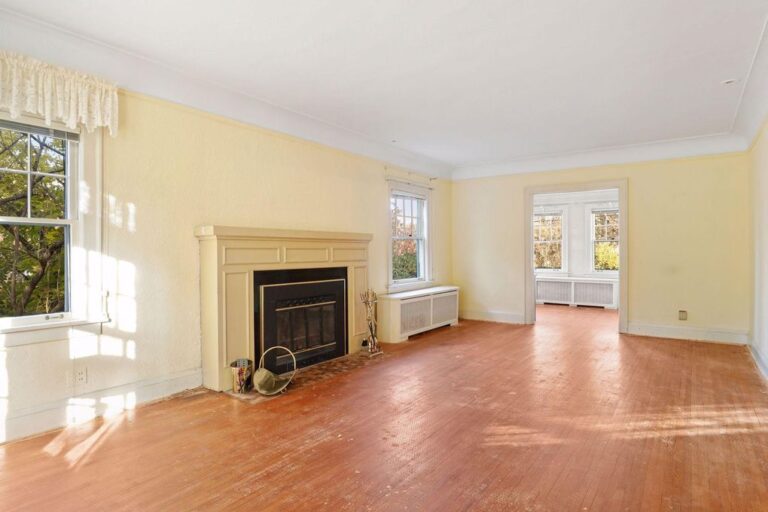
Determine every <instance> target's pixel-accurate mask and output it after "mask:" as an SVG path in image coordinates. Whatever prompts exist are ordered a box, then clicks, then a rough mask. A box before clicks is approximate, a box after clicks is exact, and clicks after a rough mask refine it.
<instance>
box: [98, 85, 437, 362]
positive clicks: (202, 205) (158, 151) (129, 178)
mask: <svg viewBox="0 0 768 512" xmlns="http://www.w3.org/2000/svg"><path fill="white" fill-rule="evenodd" d="M120 102H121V103H120V111H121V121H120V135H119V136H118V137H117V138H114V139H110V138H107V139H106V140H105V148H104V153H105V159H104V161H105V166H104V174H105V179H104V183H105V192H106V194H108V195H112V196H113V197H114V198H115V199H114V201H115V202H116V203H117V204H118V205H119V206H118V210H120V211H119V213H118V215H114V214H113V215H110V218H111V219H113V220H112V221H111V222H109V223H108V224H107V226H106V232H107V244H108V246H107V247H108V251H107V252H108V254H109V255H110V256H113V257H116V258H119V259H120V260H125V261H129V262H133V263H135V264H136V291H135V293H136V297H137V298H138V300H137V311H136V313H137V319H136V324H137V329H138V332H137V335H136V336H137V338H138V340H139V341H138V342H137V343H138V346H137V351H153V352H154V348H153V347H155V346H158V345H159V346H160V347H161V348H158V350H159V351H160V352H161V354H152V355H153V356H155V355H162V357H152V358H151V361H147V363H146V364H148V365H152V366H153V368H152V369H151V371H148V372H147V373H150V374H159V373H160V372H162V371H168V370H169V369H170V370H178V369H179V368H178V367H198V366H199V365H200V346H199V339H200V325H199V309H200V308H199V302H200V298H199V297H200V294H199V289H198V288H199V282H198V265H199V262H198V255H197V250H198V248H197V244H198V242H197V239H196V238H195V237H194V235H193V228H194V226H195V225H199V224H222V225H231V226H249V227H264V228H286V229H308V230H325V231H354V232H365V233H372V234H373V235H374V237H373V241H372V242H371V246H370V265H371V266H370V268H371V273H370V279H371V283H370V285H371V286H372V287H373V288H375V289H376V290H379V291H381V290H384V288H385V286H386V282H387V275H386V274H387V243H388V228H389V220H388V204H389V202H388V183H387V182H386V181H385V172H389V173H392V172H393V171H392V170H391V169H390V171H386V168H385V164H383V163H382V162H378V161H375V160H371V159H368V158H364V157H360V156H357V155H353V154H350V153H346V152H343V151H340V150H336V149H332V148H329V147H326V146H322V145H319V144H315V143H311V142H307V141H304V140H301V139H297V138H294V137H289V136H285V135H281V134H277V133H274V132H270V131H268V130H264V129H260V128H257V127H253V126H249V125H245V124H241V123H237V122H234V121H231V120H227V119H224V118H221V117H217V116H213V115H208V114H205V113H202V112H199V111H196V110H193V109H190V108H186V107H181V106H176V105H172V104H170V103H167V102H163V101H159V100H154V99H151V98H147V97H143V96H138V95H134V94H125V93H124V94H121V97H120ZM129 205H132V206H131V208H133V209H134V210H135V214H134V215H135V227H134V228H133V231H131V230H130V229H127V226H126V219H127V218H128V216H129V212H128V211H127V209H128V207H129ZM433 207H434V209H435V210H434V211H435V216H434V217H435V218H434V232H433V240H434V244H435V246H434V247H435V261H434V266H435V271H436V276H435V277H436V278H437V279H439V280H445V281H450V274H449V272H450V266H451V265H450V250H449V247H450V218H451V217H450V213H449V210H448V209H449V208H450V183H447V182H437V188H436V190H435V192H434V194H433ZM115 218H122V219H123V222H122V223H116V222H114V219H115Z"/></svg>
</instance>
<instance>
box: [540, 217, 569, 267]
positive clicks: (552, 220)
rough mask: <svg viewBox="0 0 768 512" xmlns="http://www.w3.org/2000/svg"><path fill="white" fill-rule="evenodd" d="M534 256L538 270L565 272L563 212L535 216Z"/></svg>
mask: <svg viewBox="0 0 768 512" xmlns="http://www.w3.org/2000/svg"><path fill="white" fill-rule="evenodd" d="M533 255H534V258H533V259H534V264H535V268H536V270H545V271H546V270H549V271H562V270H565V267H564V261H563V260H564V259H565V258H564V257H563V214H562V212H547V213H535V214H534V215H533Z"/></svg>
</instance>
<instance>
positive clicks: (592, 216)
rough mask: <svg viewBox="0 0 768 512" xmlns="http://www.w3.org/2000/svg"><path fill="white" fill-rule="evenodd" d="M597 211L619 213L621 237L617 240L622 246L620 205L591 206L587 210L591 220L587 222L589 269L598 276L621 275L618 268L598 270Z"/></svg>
mask: <svg viewBox="0 0 768 512" xmlns="http://www.w3.org/2000/svg"><path fill="white" fill-rule="evenodd" d="M597 212H616V213H617V214H619V239H618V240H617V242H619V247H621V235H622V233H621V213H619V207H618V206H612V205H611V206H595V207H593V208H590V209H589V210H588V212H587V215H588V216H589V220H588V222H587V226H589V243H588V245H589V269H590V271H591V272H592V274H593V275H596V276H602V277H610V278H617V279H618V277H619V271H618V270H598V269H596V268H595V213H597ZM619 265H621V262H619Z"/></svg>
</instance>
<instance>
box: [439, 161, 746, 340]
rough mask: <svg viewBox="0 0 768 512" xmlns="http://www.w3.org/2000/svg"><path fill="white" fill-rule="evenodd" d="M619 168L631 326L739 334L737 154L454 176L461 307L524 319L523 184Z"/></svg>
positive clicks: (742, 324) (741, 192) (742, 271)
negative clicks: (684, 313) (682, 314)
mask: <svg viewBox="0 0 768 512" xmlns="http://www.w3.org/2000/svg"><path fill="white" fill-rule="evenodd" d="M624 178H626V179H627V180H628V201H627V202H628V221H629V228H628V235H629V239H628V241H629V269H628V272H629V274H628V279H629V285H628V291H629V316H628V321H629V323H630V328H631V327H632V326H633V325H634V326H636V327H637V326H663V327H669V328H671V329H672V330H673V331H675V330H676V329H677V331H675V332H680V333H683V331H682V329H705V330H720V331H726V333H728V334H735V335H740V336H744V337H747V336H748V333H749V331H750V322H751V311H750V310H751V303H752V299H751V290H752V257H751V229H750V225H751V210H750V181H749V180H750V160H749V157H748V156H747V155H745V154H734V155H723V156H714V157H706V158H690V159H680V160H670V161H660V162H648V163H641V164H631V165H617V166H603V167H596V168H586V169H572V170H567V171H558V172H548V173H534V174H516V175H511V176H501V177H493V178H483V179H472V180H467V181H457V182H454V184H453V212H454V220H453V226H454V233H453V240H454V244H453V277H454V281H455V282H456V284H458V285H459V286H461V287H462V304H461V309H462V312H463V314H464V315H465V316H467V317H476V318H494V319H499V320H507V321H522V319H523V312H524V263H523V258H524V237H523V228H524V222H525V220H524V218H523V217H524V197H525V192H524V191H525V188H526V187H528V186H536V185H547V184H562V183H576V182H585V181H596V180H613V179H624ZM679 309H686V310H688V312H689V320H688V321H687V322H681V321H679V320H677V312H678V310H679ZM731 331H733V332H731Z"/></svg>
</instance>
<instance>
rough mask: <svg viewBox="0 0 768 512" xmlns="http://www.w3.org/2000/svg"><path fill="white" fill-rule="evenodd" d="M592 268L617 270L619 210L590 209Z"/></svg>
mask: <svg viewBox="0 0 768 512" xmlns="http://www.w3.org/2000/svg"><path fill="white" fill-rule="evenodd" d="M592 270H593V271H595V272H606V271H607V272H611V271H613V272H615V271H617V270H619V211H618V210H593V211H592Z"/></svg>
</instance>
